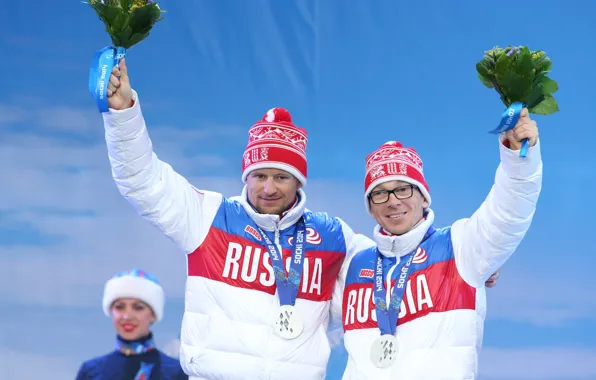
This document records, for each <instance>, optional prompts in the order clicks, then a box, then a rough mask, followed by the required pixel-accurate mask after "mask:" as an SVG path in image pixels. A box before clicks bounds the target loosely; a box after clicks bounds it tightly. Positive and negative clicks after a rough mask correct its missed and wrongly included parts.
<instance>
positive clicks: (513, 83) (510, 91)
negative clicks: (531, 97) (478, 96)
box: [497, 71, 532, 102]
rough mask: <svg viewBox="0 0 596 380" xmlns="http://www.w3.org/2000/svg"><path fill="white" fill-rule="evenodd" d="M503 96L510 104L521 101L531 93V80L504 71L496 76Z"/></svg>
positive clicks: (512, 72)
mask: <svg viewBox="0 0 596 380" xmlns="http://www.w3.org/2000/svg"><path fill="white" fill-rule="evenodd" d="M497 82H498V83H499V86H500V87H501V91H502V92H503V95H505V97H506V98H507V99H509V100H510V101H512V102H516V101H521V100H522V99H524V98H525V97H526V96H527V95H528V94H529V93H530V92H531V91H532V78H529V77H525V76H522V75H520V74H518V73H516V72H514V71H506V72H504V73H503V74H501V75H498V76H497Z"/></svg>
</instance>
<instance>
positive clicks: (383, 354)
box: [370, 334, 399, 368]
mask: <svg viewBox="0 0 596 380" xmlns="http://www.w3.org/2000/svg"><path fill="white" fill-rule="evenodd" d="M398 349H399V347H398V342H397V338H396V337H395V336H393V335H389V334H385V335H381V336H380V337H378V338H377V339H376V340H375V341H374V343H373V344H372V346H371V348H370V360H372V362H373V364H374V365H375V366H377V367H379V368H387V367H389V366H390V365H391V364H393V362H395V359H397V351H398Z"/></svg>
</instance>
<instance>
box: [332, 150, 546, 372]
mask: <svg viewBox="0 0 596 380" xmlns="http://www.w3.org/2000/svg"><path fill="white" fill-rule="evenodd" d="M499 147H500V148H499V149H500V156H501V163H500V165H499V167H498V168H497V172H496V176H495V182H494V185H493V187H492V189H491V191H490V193H489V194H488V197H487V198H486V200H485V201H484V203H483V204H482V205H481V206H480V208H479V209H478V210H477V211H476V212H475V213H474V214H473V215H472V217H470V218H466V219H461V220H458V221H456V222H455V223H454V224H453V225H452V226H450V227H446V228H440V229H437V231H436V232H435V233H434V234H433V235H432V236H431V237H430V238H428V239H427V240H425V241H424V243H422V244H421V248H422V249H420V250H418V251H417V254H416V255H415V256H414V259H413V264H412V267H411V268H410V272H411V275H410V277H409V280H408V283H407V287H406V291H405V294H404V298H403V301H402V304H401V308H400V314H399V320H398V327H397V332H396V336H397V338H398V341H399V347H400V348H399V352H398V354H397V360H396V361H395V362H394V364H393V365H392V366H391V367H389V368H385V369H380V368H377V367H376V366H374V365H373V363H372V361H371V359H370V347H371V345H372V344H373V342H374V341H375V339H377V338H378V337H379V336H380V331H379V329H378V325H377V321H376V312H375V306H374V301H373V281H374V280H373V277H374V275H373V273H374V269H375V264H376V256H375V254H374V251H375V250H374V248H368V249H365V250H363V251H361V252H359V253H357V254H356V255H354V256H353V257H351V258H350V260H351V262H350V263H349V264H348V265H346V267H345V270H346V271H347V274H346V275H344V276H342V279H345V281H346V282H345V284H342V285H344V286H345V290H344V296H343V300H342V304H341V307H342V309H343V310H342V311H343V315H342V323H343V326H344V331H345V333H344V334H345V335H344V339H345V346H346V349H347V351H348V354H349V359H348V365H347V367H346V370H345V373H344V377H343V379H344V380H364V379H374V380H427V379H428V380H468V379H475V378H476V376H477V372H478V354H479V351H480V347H481V346H482V334H483V330H484V318H485V314H486V310H485V306H486V293H485V288H484V283H485V281H486V280H487V279H488V277H490V276H491V274H492V273H494V272H495V271H496V270H498V269H499V268H500V267H501V266H502V265H503V264H504V263H505V262H506V261H507V259H509V257H510V256H511V255H512V254H513V252H514V251H515V250H516V248H517V246H518V245H519V244H520V242H521V241H522V239H523V237H524V236H525V234H526V232H527V230H528V228H529V227H530V224H531V221H532V219H533V216H534V213H535V210H536V203H537V201H538V197H539V194H540V191H541V187H542V158H541V152H540V143H539V142H538V143H537V144H536V145H535V146H534V147H532V148H530V149H529V152H528V155H527V158H520V157H519V151H512V150H510V149H508V148H506V147H504V146H503V145H502V144H501V143H499ZM433 219H434V214H433V213H432V210H431V211H430V213H429V215H428V217H427V220H426V221H424V222H422V223H421V224H420V225H418V226H417V227H416V228H415V229H413V230H412V231H410V232H409V233H407V234H405V235H402V236H387V235H385V234H381V233H379V226H377V227H376V228H375V230H374V239H375V241H376V242H377V244H378V247H379V250H380V251H381V253H382V254H383V255H384V256H385V257H386V258H385V259H384V261H385V265H386V268H387V270H386V271H384V274H385V275H386V278H385V284H387V285H388V286H391V288H393V284H394V283H395V281H396V279H397V277H398V275H399V272H400V271H399V270H395V267H396V266H397V264H398V263H399V262H400V260H399V258H400V257H402V256H405V255H407V254H408V253H410V252H412V251H413V250H415V249H416V247H418V245H419V244H420V242H421V241H422V239H423V236H424V234H425V232H426V231H427V229H428V227H429V226H430V225H431V224H432V222H433ZM391 257H393V258H394V259H388V258H391ZM395 258H397V262H396V261H395V260H396V259H395ZM333 306H334V307H337V306H338V305H337V302H336V299H334V305H333ZM505 364H506V363H505Z"/></svg>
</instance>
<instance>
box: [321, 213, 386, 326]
mask: <svg viewBox="0 0 596 380" xmlns="http://www.w3.org/2000/svg"><path fill="white" fill-rule="evenodd" d="M338 219H339V218H338ZM339 221H340V223H341V227H342V230H343V233H344V237H345V240H346V257H345V259H344V262H343V264H342V266H341V269H340V271H339V275H338V276H337V280H336V281H335V286H334V287H333V294H332V296H331V324H333V325H334V324H337V323H339V325H340V326H341V325H342V324H341V316H342V302H343V296H344V288H345V286H346V276H347V275H348V268H349V267H350V263H351V262H352V258H353V257H354V255H356V254H357V253H358V252H361V251H363V250H365V249H368V248H370V247H372V246H374V245H375V242H374V241H373V240H372V239H370V238H368V237H366V236H364V235H362V234H358V233H355V232H354V231H353V230H352V229H351V228H350V226H348V225H347V224H346V223H345V222H344V221H343V220H341V219H339Z"/></svg>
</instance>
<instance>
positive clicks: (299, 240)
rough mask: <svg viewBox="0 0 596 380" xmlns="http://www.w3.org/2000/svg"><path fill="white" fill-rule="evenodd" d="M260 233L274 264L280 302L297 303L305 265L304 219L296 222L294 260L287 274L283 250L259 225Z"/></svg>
mask: <svg viewBox="0 0 596 380" xmlns="http://www.w3.org/2000/svg"><path fill="white" fill-rule="evenodd" d="M257 228H258V230H259V233H260V234H261V236H262V237H263V239H264V240H265V244H266V245H267V250H268V251H269V257H270V258H271V264H272V265H273V272H274V276H275V284H276V285H277V291H278V293H279V303H280V305H281V306H284V305H291V306H294V305H295V303H296V297H297V296H298V287H299V286H300V280H301V279H302V268H303V267H304V253H305V252H304V239H306V225H305V223H304V219H303V218H300V220H299V221H298V223H296V230H295V231H294V250H293V251H292V261H291V263H290V271H289V273H288V274H287V275H286V268H285V265H284V262H283V258H282V255H281V252H278V251H277V247H276V246H275V244H274V243H273V242H272V241H271V239H270V238H269V236H267V234H266V233H265V232H263V230H262V229H261V228H260V227H259V226H257Z"/></svg>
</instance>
